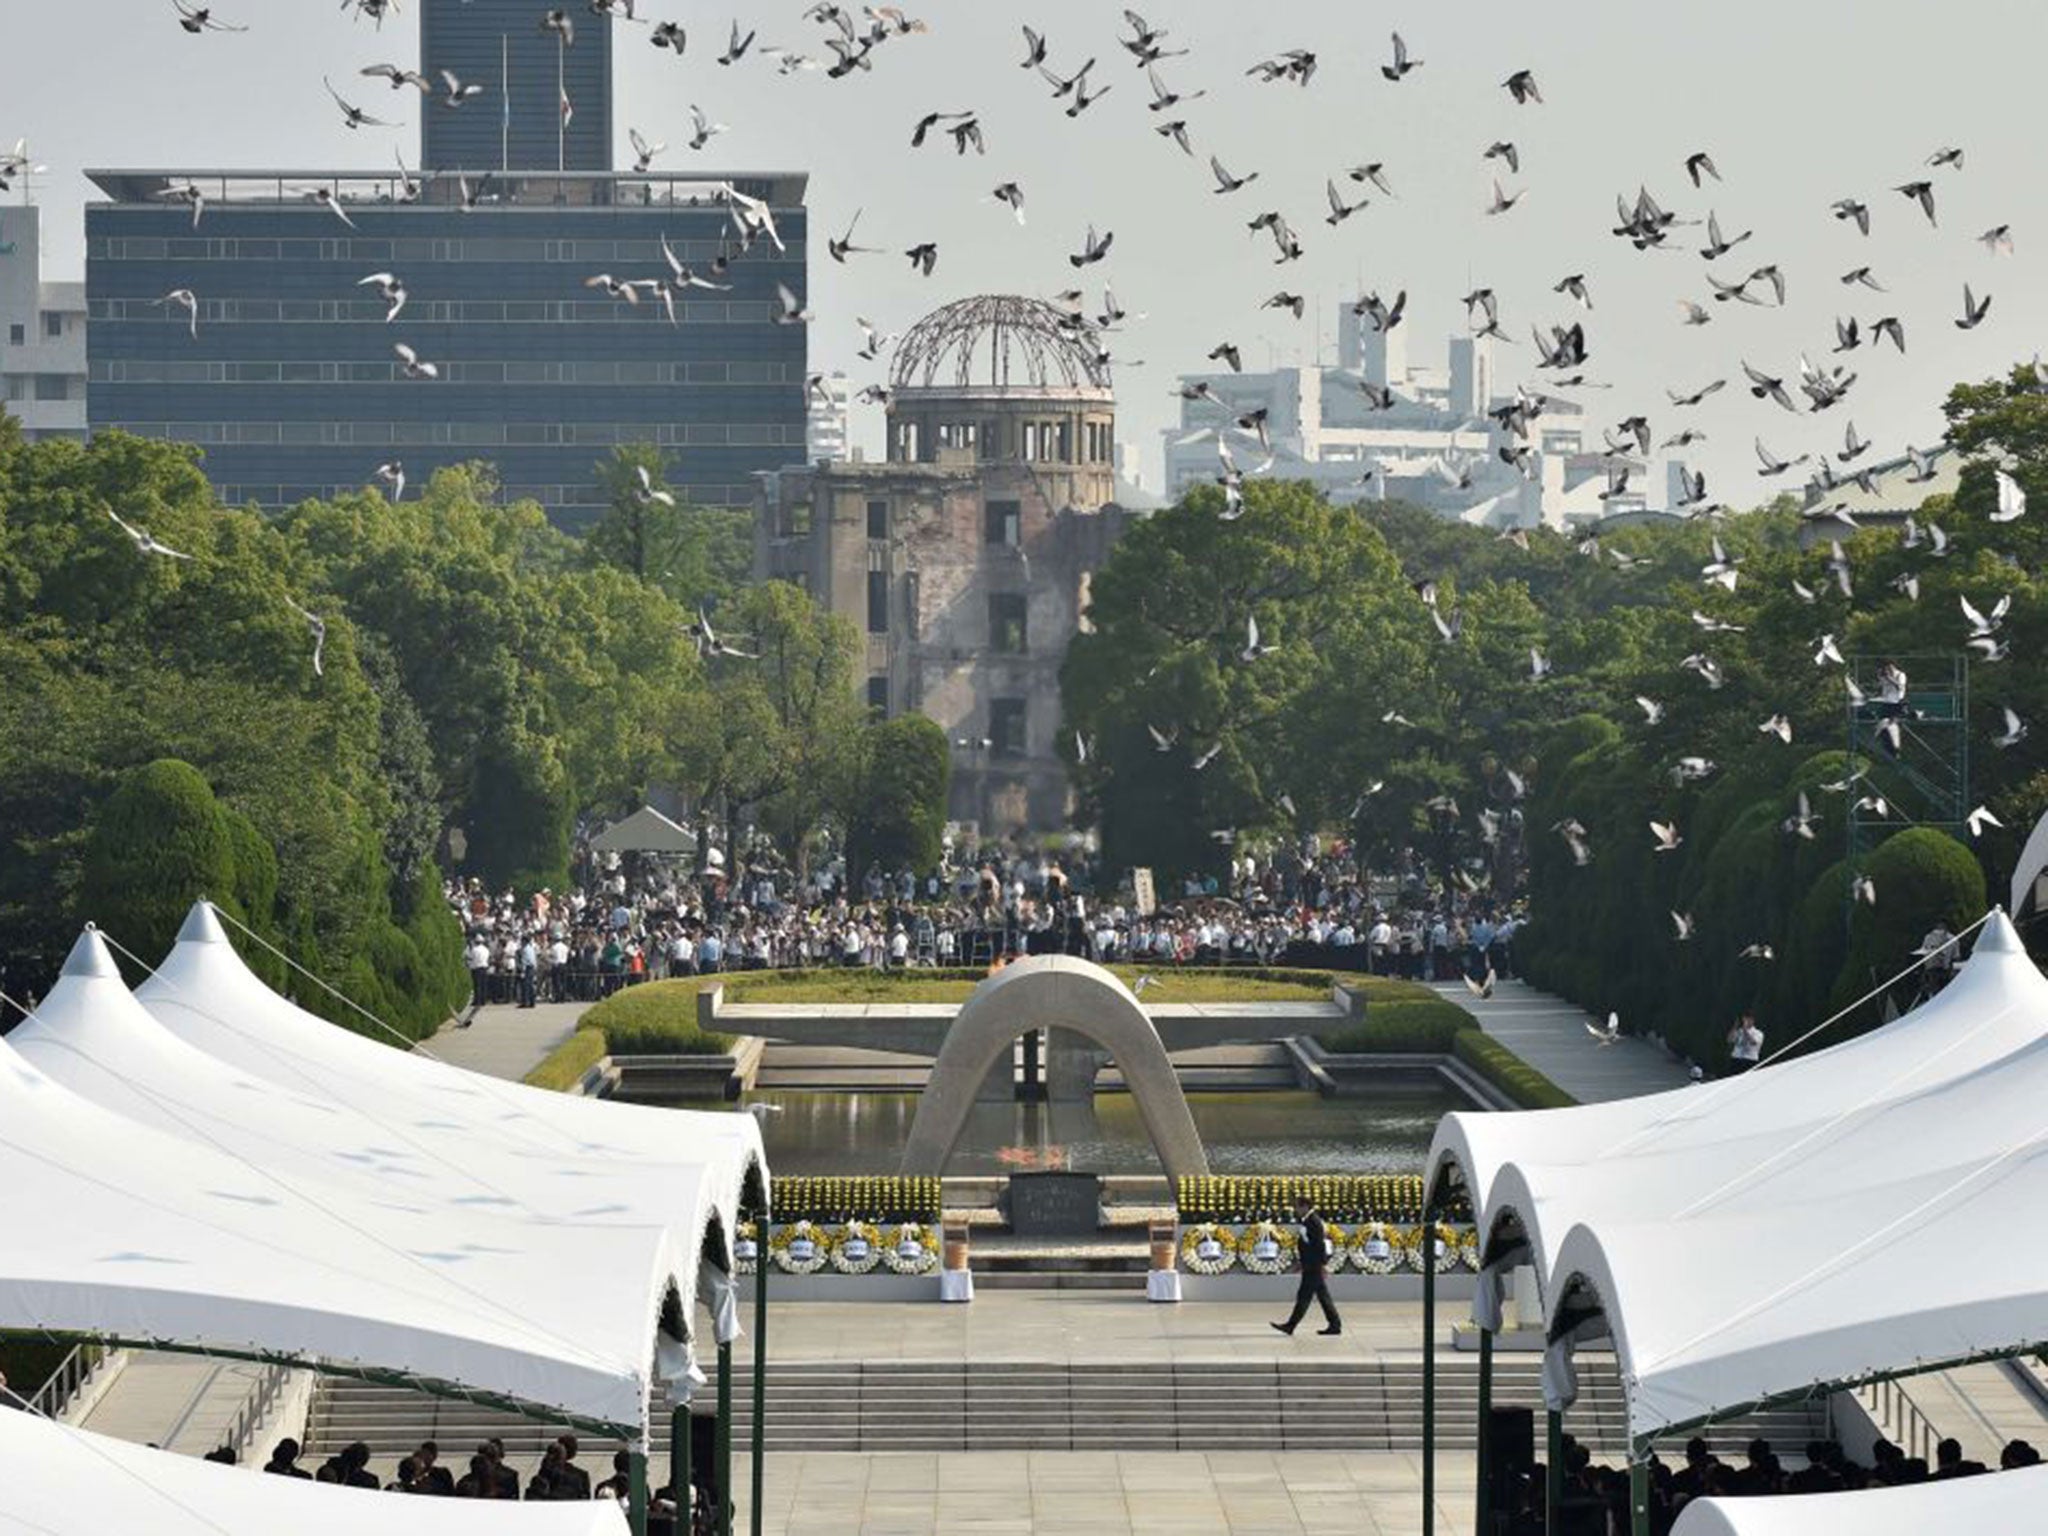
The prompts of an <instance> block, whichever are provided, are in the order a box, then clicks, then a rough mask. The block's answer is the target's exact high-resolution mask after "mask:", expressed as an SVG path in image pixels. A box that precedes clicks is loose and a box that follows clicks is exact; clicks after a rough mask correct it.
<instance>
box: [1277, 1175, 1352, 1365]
mask: <svg viewBox="0 0 2048 1536" xmlns="http://www.w3.org/2000/svg"><path fill="white" fill-rule="evenodd" d="M1294 1219H1295V1220H1296V1221H1299V1222H1300V1223H1301V1286H1300V1288H1299V1289H1298V1290H1296V1291H1295V1293H1294V1310H1293V1311H1292V1312H1290V1313H1288V1314H1287V1321H1286V1322H1284V1323H1275V1324H1273V1326H1274V1327H1275V1328H1277V1329H1278V1330H1279V1331H1280V1332H1282V1333H1285V1334H1290V1335H1291V1334H1292V1333H1293V1332H1294V1330H1295V1327H1296V1325H1297V1324H1299V1323H1300V1322H1301V1320H1302V1318H1303V1317H1305V1316H1306V1315H1307V1314H1308V1304H1309V1298H1310V1297H1314V1298H1315V1300H1316V1303H1317V1304H1318V1305H1319V1306H1321V1307H1322V1309H1323V1324H1324V1326H1323V1327H1321V1328H1318V1329H1317V1330H1316V1332H1317V1333H1319V1334H1325V1335H1327V1334H1333V1333H1342V1332H1343V1331H1344V1322H1343V1320H1342V1319H1341V1318H1339V1317H1338V1316H1337V1308H1336V1304H1335V1303H1333V1302H1332V1301H1331V1300H1330V1281H1329V1271H1330V1236H1329V1233H1328V1232H1327V1231H1326V1230H1325V1229H1324V1227H1323V1217H1322V1213H1321V1212H1320V1211H1318V1210H1317V1209H1316V1204H1315V1202H1314V1201H1313V1200H1311V1199H1309V1197H1308V1196H1307V1195H1305V1194H1304V1195H1296V1196H1295V1197H1294Z"/></svg>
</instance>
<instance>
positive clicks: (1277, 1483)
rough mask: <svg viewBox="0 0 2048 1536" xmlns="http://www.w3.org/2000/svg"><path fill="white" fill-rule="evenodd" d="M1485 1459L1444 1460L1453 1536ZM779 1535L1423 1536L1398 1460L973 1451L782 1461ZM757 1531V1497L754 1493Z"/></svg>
mask: <svg viewBox="0 0 2048 1536" xmlns="http://www.w3.org/2000/svg"><path fill="white" fill-rule="evenodd" d="M1472 1484H1473V1460H1472V1457H1471V1456H1469V1455H1440V1456H1439V1457H1438V1458H1437V1500H1436V1504H1437V1525H1436V1528H1437V1529H1438V1530H1439V1531H1461V1530H1469V1529H1470V1528H1471V1525H1472V1506H1473V1487H1472ZM766 1486H767V1501H766V1502H767V1507H766V1509H765V1510H764V1512H763V1514H764V1518H763V1520H762V1529H763V1531H764V1532H765V1533H767V1536H795V1533H797V1532H812V1531H833V1532H844V1533H845V1536H866V1533H874V1536H882V1533H887V1536H940V1533H943V1536H966V1533H970V1532H972V1533H978V1536H1254V1533H1256V1536H1325V1533H1327V1536H1337V1533H1340V1532H1341V1533H1343V1536H1414V1533H1417V1532H1419V1531H1421V1529H1422V1464H1421V1461H1420V1459H1419V1458H1418V1457H1415V1456H1413V1455H1404V1454H1398V1453H1379V1454H1363V1453H1360V1454H1348V1453H1341V1452H1318V1451H1277V1452H1275V1451H1252V1450H1245V1451H1227V1452H1226V1451H1215V1452H1188V1451H1182V1452H1167V1451H1157V1452H1154V1451H1119V1452H1109V1451H1096V1452H1085V1451H1067V1452H1045V1451H970V1452H933V1453H914V1452H913V1453H902V1454H890V1455H833V1454H829V1453H812V1454H803V1455H776V1456H770V1457H769V1458H768V1466H767V1483H766ZM740 1509H741V1518H740V1519H739V1520H738V1521H736V1522H735V1529H738V1530H744V1529H746V1528H747V1525H746V1489H745V1482H744V1479H742V1480H741V1489H740Z"/></svg>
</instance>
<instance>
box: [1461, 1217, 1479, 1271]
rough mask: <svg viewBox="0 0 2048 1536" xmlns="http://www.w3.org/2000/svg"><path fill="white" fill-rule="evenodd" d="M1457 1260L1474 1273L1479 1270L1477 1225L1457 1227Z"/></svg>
mask: <svg viewBox="0 0 2048 1536" xmlns="http://www.w3.org/2000/svg"><path fill="white" fill-rule="evenodd" d="M1458 1262H1459V1263H1460V1264H1462V1265H1464V1266H1465V1268H1467V1269H1469V1270H1471V1271H1472V1272H1473V1273H1474V1274H1477V1273H1478V1272H1479V1229H1478V1228H1477V1227H1463V1228H1460V1229H1459V1232H1458Z"/></svg>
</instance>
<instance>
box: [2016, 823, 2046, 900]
mask: <svg viewBox="0 0 2048 1536" xmlns="http://www.w3.org/2000/svg"><path fill="white" fill-rule="evenodd" d="M2043 874H2048V813H2044V814H2043V815H2042V817H2041V819H2040V820H2039V821H2037V822H2035V823H2034V830H2033V831H2031V832H2029V833H2028V834H2027V843H2026V846H2025V847H2024V848H2022V849H2020V857H2019V862H2018V863H2016V864H2015V865H2013V867H2012V893H2011V896H2012V906H2011V908H2010V910H2011V911H2013V912H2024V911H2026V909H2027V901H2028V899H2029V898H2030V897H2032V896H2033V894H2034V882H2035V881H2036V880H2038V879H2040V878H2041V876H2042V875H2043Z"/></svg>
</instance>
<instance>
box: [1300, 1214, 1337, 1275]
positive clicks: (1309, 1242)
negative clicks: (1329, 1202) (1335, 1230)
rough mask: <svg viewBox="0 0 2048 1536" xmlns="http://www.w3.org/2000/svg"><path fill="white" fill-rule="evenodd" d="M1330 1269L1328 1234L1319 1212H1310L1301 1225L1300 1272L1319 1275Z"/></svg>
mask: <svg viewBox="0 0 2048 1536" xmlns="http://www.w3.org/2000/svg"><path fill="white" fill-rule="evenodd" d="M1329 1267H1330V1234H1329V1232H1328V1231H1327V1230H1326V1229H1325V1228H1324V1226H1323V1214H1322V1212H1321V1211H1310V1212H1309V1213H1308V1219H1307V1220H1305V1221H1304V1222H1302V1224H1301V1272H1302V1273H1303V1274H1305V1275H1319V1274H1321V1273H1322V1272H1323V1271H1324V1270H1326V1269H1328V1268H1329Z"/></svg>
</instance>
